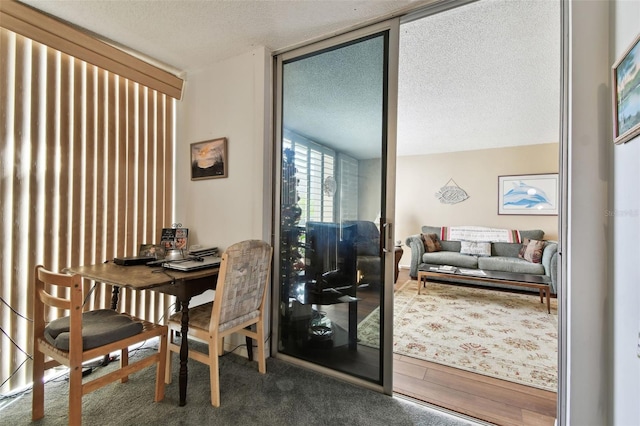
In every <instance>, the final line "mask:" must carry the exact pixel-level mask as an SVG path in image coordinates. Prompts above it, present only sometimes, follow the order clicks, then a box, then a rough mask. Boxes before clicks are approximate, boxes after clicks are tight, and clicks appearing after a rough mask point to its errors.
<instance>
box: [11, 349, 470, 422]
mask: <svg viewBox="0 0 640 426" xmlns="http://www.w3.org/2000/svg"><path fill="white" fill-rule="evenodd" d="M174 356H175V355H174ZM174 359H176V360H177V358H174ZM178 364H179V363H178V362H174V363H173V368H174V371H175V373H174V375H173V383H172V384H171V385H168V386H167V388H166V394H165V398H164V400H163V401H162V402H159V403H154V402H153V383H154V378H155V368H147V369H145V370H143V371H141V372H139V373H136V374H134V375H132V376H130V380H129V382H128V383H126V384H121V383H114V384H111V385H107V386H106V387H104V388H102V389H99V390H97V391H95V392H92V393H91V394H89V395H86V396H85V397H84V398H83V405H82V406H83V413H82V414H83V424H84V425H100V426H104V425H122V424H127V425H157V424H162V425H235V424H245V425H305V426H306V425H367V426H370V425H438V426H453V425H471V424H474V423H471V422H469V421H466V420H464V419H461V418H457V417H453V416H450V415H448V414H445V413H442V412H440V411H436V410H432V409H430V408H428V407H425V406H423V405H420V404H416V403H413V402H411V401H408V400H405V399H401V398H392V397H389V396H387V395H383V394H380V393H377V392H374V391H371V390H367V389H363V388H360V387H358V386H355V385H351V384H348V383H345V382H343V381H340V380H337V379H334V378H331V377H328V376H325V375H323V374H319V373H316V372H312V371H309V370H306V369H303V368H301V367H298V366H295V365H291V364H289V363H287V362H284V361H282V360H277V359H274V358H269V359H268V360H267V374H265V375H261V374H259V373H258V368H257V363H256V362H249V361H248V360H247V359H246V358H243V357H240V356H237V355H234V354H228V355H225V356H223V357H222V358H221V360H220V381H221V391H220V398H221V406H220V407H219V408H215V407H212V406H211V403H210V398H209V374H208V369H207V367H206V366H204V365H203V364H201V363H199V362H196V361H192V360H190V361H189V383H188V391H187V405H186V406H184V407H179V406H178V374H177V369H178ZM109 368H110V367H109V366H107V367H103V368H99V369H97V370H96V371H95V372H94V373H92V374H91V375H90V376H89V377H88V378H92V376H93V375H94V374H100V373H101V372H102V373H104V372H106V371H108V369H109ZM66 379H67V376H66V375H64V376H61V377H59V378H57V379H54V380H52V381H50V382H49V383H47V384H46V385H45V417H44V419H42V420H40V421H38V422H35V423H32V422H31V421H30V420H31V392H30V391H29V392H26V393H24V394H23V395H22V396H19V397H15V398H12V399H11V400H9V399H5V400H3V401H2V404H1V407H2V408H0V410H1V411H0V424H3V425H13V426H16V425H24V424H35V425H47V426H48V425H66V424H67V397H68V382H67V380H66Z"/></svg>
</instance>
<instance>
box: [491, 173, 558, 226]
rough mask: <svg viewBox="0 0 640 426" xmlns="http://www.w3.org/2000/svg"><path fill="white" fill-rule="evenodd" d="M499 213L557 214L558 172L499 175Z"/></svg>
mask: <svg viewBox="0 0 640 426" xmlns="http://www.w3.org/2000/svg"><path fill="white" fill-rule="evenodd" d="M498 214H499V215H547V216H552V215H557V214H558V174H557V173H546V174H534V175H512V176H498Z"/></svg>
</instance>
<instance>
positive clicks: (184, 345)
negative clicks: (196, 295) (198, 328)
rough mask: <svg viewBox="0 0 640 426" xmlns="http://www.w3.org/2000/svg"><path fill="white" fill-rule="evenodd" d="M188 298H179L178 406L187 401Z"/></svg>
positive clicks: (182, 405)
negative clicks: (180, 322)
mask: <svg viewBox="0 0 640 426" xmlns="http://www.w3.org/2000/svg"><path fill="white" fill-rule="evenodd" d="M189 300H190V299H186V300H181V301H180V303H181V304H182V324H181V325H182V326H181V327H180V337H181V338H182V341H181V343H180V374H179V376H178V382H179V388H180V404H179V405H180V407H184V405H185V404H186V403H187V378H188V371H187V360H188V359H189V342H188V340H187V333H188V332H189Z"/></svg>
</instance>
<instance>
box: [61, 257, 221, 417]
mask: <svg viewBox="0 0 640 426" xmlns="http://www.w3.org/2000/svg"><path fill="white" fill-rule="evenodd" d="M69 271H70V272H71V273H74V274H78V275H81V276H82V277H84V278H87V279H90V280H95V281H98V282H102V283H105V284H110V285H112V286H113V294H112V299H111V308H112V309H116V308H117V307H118V293H119V291H120V287H127V288H131V289H134V290H153V291H159V292H161V293H166V294H171V295H173V296H176V297H177V298H178V303H179V304H180V306H181V309H182V324H181V325H182V326H181V330H180V335H181V337H182V341H181V343H180V375H179V387H180V406H184V405H185V404H186V401H187V375H188V370H187V360H188V357H189V343H188V341H187V332H188V330H189V301H190V300H191V298H192V297H193V296H196V295H198V294H201V293H204V292H205V291H206V290H213V289H215V288H216V283H217V280H218V272H219V268H217V267H216V268H207V269H201V270H199V271H193V272H180V271H174V270H167V269H164V268H155V267H154V268H152V267H149V266H146V265H135V266H121V265H116V264H115V263H113V262H109V263H99V264H96V265H87V266H76V267H72V268H69Z"/></svg>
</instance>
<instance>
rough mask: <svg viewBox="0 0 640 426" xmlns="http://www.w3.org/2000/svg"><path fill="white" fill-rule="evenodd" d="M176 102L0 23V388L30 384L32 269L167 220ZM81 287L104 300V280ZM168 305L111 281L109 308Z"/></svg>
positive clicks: (145, 314) (154, 235)
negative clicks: (114, 297) (114, 294)
mask: <svg viewBox="0 0 640 426" xmlns="http://www.w3.org/2000/svg"><path fill="white" fill-rule="evenodd" d="M4 3H5V2H3V1H0V4H4ZM4 16H5V15H3V22H2V23H3V24H4ZM176 102H177V101H176V100H175V99H173V98H171V97H169V96H167V95H165V94H163V93H160V92H159V91H156V90H153V89H151V88H149V87H146V86H143V85H141V84H139V83H137V82H135V81H132V80H130V79H127V78H124V77H122V76H120V75H117V74H114V73H112V72H110V71H108V70H105V69H102V68H100V67H97V66H94V65H92V64H90V63H87V62H85V61H82V60H79V59H77V58H75V57H73V56H70V55H67V54H65V53H62V52H60V51H58V50H56V49H53V48H50V47H47V46H45V45H43V44H40V43H38V42H35V41H32V40H31V39H29V38H26V37H23V36H22V35H19V34H16V33H15V32H13V31H10V30H7V29H4V28H0V235H1V236H2V240H1V242H0V295H1V296H2V300H0V327H1V332H2V334H1V335H0V385H2V386H1V388H0V393H3V394H4V393H8V392H10V391H11V390H12V389H17V388H20V387H22V386H25V385H27V384H28V383H30V381H31V363H30V362H29V354H31V353H33V348H32V327H31V324H30V322H29V320H28V319H29V318H31V317H32V310H33V297H32V293H33V273H34V267H35V265H37V264H42V265H44V266H45V267H47V268H48V269H52V270H56V271H63V270H64V268H67V267H70V266H75V265H82V264H93V263H99V262H104V261H107V260H111V259H113V258H114V257H115V256H131V255H135V254H137V252H138V247H139V245H140V244H143V243H157V242H158V240H159V238H160V230H161V229H162V228H163V227H167V226H170V224H171V223H172V217H171V215H172V213H173V199H174V198H173V197H174V189H173V181H174V164H173V159H174V151H175V130H174V123H175V105H176ZM84 291H85V294H86V295H87V296H86V303H85V309H95V308H108V307H110V305H111V291H112V288H111V286H109V285H105V284H101V283H93V282H90V281H88V280H85V283H84ZM172 301H173V298H172V297H169V296H166V295H163V294H160V293H156V292H153V291H143V292H136V291H130V290H127V289H122V290H121V291H120V304H119V310H123V311H127V312H129V313H131V314H133V315H136V316H139V317H141V318H144V319H147V320H149V321H152V322H162V318H163V317H164V316H165V315H166V313H167V311H168V310H169V309H170V305H171V303H172ZM60 314H61V312H58V311H57V310H50V311H48V313H47V315H48V318H49V319H54V318H56V317H58V316H59V315H60Z"/></svg>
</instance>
